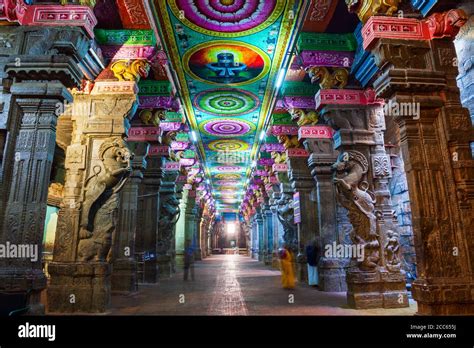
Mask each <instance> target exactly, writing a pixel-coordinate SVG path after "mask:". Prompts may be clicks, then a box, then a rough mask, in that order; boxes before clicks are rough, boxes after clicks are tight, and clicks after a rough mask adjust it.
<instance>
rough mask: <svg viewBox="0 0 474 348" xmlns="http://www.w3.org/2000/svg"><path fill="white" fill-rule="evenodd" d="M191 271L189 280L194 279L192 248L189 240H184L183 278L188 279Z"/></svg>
mask: <svg viewBox="0 0 474 348" xmlns="http://www.w3.org/2000/svg"><path fill="white" fill-rule="evenodd" d="M190 271H191V280H192V281H194V249H193V247H192V245H191V241H190V240H186V243H185V247H184V280H185V281H187V280H188V274H189V272H190Z"/></svg>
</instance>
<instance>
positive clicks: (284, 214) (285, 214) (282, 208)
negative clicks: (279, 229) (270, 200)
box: [277, 193, 298, 251]
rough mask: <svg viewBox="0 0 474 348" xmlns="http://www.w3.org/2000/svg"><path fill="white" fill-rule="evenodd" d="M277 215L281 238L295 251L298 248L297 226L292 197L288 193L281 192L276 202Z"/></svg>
mask: <svg viewBox="0 0 474 348" xmlns="http://www.w3.org/2000/svg"><path fill="white" fill-rule="evenodd" d="M277 204H278V208H277V213H278V214H277V217H278V220H280V222H281V224H282V226H283V230H284V232H283V239H284V241H285V243H287V245H289V246H291V248H292V249H293V250H294V251H296V250H297V249H298V236H297V233H296V231H297V227H296V225H295V222H294V210H293V199H292V197H291V195H290V194H288V193H282V194H281V198H280V199H279V200H278V202H277Z"/></svg>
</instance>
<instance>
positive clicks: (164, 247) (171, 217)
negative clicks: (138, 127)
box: [156, 167, 181, 278]
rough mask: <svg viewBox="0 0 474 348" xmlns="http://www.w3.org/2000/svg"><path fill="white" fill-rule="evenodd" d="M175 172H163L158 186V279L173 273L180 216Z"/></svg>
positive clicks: (166, 170) (177, 173) (176, 174)
mask: <svg viewBox="0 0 474 348" xmlns="http://www.w3.org/2000/svg"><path fill="white" fill-rule="evenodd" d="M178 175H179V172H178V171H177V170H168V169H167V168H166V167H165V172H164V175H163V178H162V180H161V184H160V191H159V192H160V219H159V226H158V236H157V247H156V249H157V257H156V260H157V261H156V262H157V266H158V271H159V277H160V278H166V277H170V276H171V274H172V273H173V272H174V269H175V268H174V264H175V257H176V241H175V228H176V223H177V222H178V219H179V218H180V215H181V208H180V205H179V200H178V197H177V195H178V193H177V192H176V186H175V182H176V179H177V178H178Z"/></svg>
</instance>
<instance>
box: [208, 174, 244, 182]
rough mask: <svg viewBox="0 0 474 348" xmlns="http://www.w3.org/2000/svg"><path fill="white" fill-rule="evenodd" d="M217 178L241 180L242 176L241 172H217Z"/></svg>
mask: <svg viewBox="0 0 474 348" xmlns="http://www.w3.org/2000/svg"><path fill="white" fill-rule="evenodd" d="M214 177H215V178H216V179H219V180H239V179H240V178H241V175H240V174H222V173H221V174H216V175H214Z"/></svg>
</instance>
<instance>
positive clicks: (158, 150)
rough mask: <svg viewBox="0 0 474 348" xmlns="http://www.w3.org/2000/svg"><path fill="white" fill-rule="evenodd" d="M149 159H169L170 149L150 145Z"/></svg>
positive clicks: (163, 146)
mask: <svg viewBox="0 0 474 348" xmlns="http://www.w3.org/2000/svg"><path fill="white" fill-rule="evenodd" d="M148 156H149V157H162V156H165V157H168V156H169V147H168V146H166V145H150V149H149V150H148Z"/></svg>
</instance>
